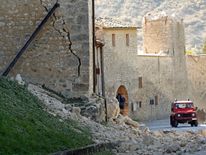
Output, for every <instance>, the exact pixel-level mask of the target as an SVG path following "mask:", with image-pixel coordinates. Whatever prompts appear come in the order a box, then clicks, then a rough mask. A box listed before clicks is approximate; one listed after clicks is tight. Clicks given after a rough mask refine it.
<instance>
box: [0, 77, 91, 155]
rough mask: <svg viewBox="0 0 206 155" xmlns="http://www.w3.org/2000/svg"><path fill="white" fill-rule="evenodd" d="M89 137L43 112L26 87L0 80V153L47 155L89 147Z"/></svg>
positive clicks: (75, 125)
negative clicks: (69, 149)
mask: <svg viewBox="0 0 206 155" xmlns="http://www.w3.org/2000/svg"><path fill="white" fill-rule="evenodd" d="M89 136H90V135H89V130H88V129H82V128H81V129H80V127H78V126H77V124H76V123H75V122H72V121H68V122H60V121H59V119H58V118H57V117H53V116H51V115H50V114H48V113H46V112H45V111H43V110H42V107H41V104H40V101H39V100H38V99H37V98H36V97H34V96H32V95H31V94H30V93H29V92H28V91H27V90H26V88H24V87H22V86H19V85H18V84H16V83H15V82H11V81H9V80H7V79H4V78H0V154H21V155H22V154H48V153H52V152H56V151H60V150H64V149H66V148H67V149H68V148H76V147H80V146H84V145H87V144H91V143H92V142H91V139H90V138H89Z"/></svg>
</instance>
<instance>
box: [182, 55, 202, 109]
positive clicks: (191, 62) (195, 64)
mask: <svg viewBox="0 0 206 155" xmlns="http://www.w3.org/2000/svg"><path fill="white" fill-rule="evenodd" d="M186 60H187V61H186V62H187V72H188V85H189V88H190V90H189V92H190V93H191V95H190V96H191V97H192V98H191V99H192V100H194V101H195V105H196V106H198V108H199V109H202V108H204V109H205V103H206V102H205V101H206V90H205V87H206V76H205V75H206V67H205V62H206V56H205V55H199V56H192V55H188V56H186Z"/></svg>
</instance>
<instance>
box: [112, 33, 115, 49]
mask: <svg viewBox="0 0 206 155" xmlns="http://www.w3.org/2000/svg"><path fill="white" fill-rule="evenodd" d="M112 46H113V47H114V46H115V34H112Z"/></svg>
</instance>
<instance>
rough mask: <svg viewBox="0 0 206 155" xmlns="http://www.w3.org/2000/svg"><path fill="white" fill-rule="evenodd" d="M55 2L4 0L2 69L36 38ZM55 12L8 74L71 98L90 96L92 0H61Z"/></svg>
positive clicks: (0, 29)
mask: <svg viewBox="0 0 206 155" xmlns="http://www.w3.org/2000/svg"><path fill="white" fill-rule="evenodd" d="M56 2H57V1H56V0H2V1H1V5H0V15H1V16H0V35H1V36H2V37H1V38H0V47H1V50H0V55H1V57H0V71H1V73H2V72H3V71H4V69H5V68H6V67H7V65H8V64H9V62H11V60H12V59H13V58H14V57H15V55H16V53H17V52H18V51H19V50H20V49H21V48H22V47H23V45H24V44H25V43H26V42H27V41H28V40H29V38H30V37H31V36H32V34H33V32H34V31H35V29H36V28H37V27H38V26H39V25H40V23H41V22H42V20H43V19H44V17H45V16H46V15H47V14H48V12H49V11H50V10H51V9H52V7H53V6H54V5H55V3H56ZM58 3H59V4H60V7H58V8H57V9H56V10H55V12H54V14H53V15H52V16H51V17H49V20H48V21H47V22H46V24H45V25H44V26H43V29H42V30H41V31H40V32H39V33H38V35H37V37H35V39H34V40H33V42H32V44H31V45H30V46H29V48H27V50H26V52H25V53H24V54H23V55H22V57H21V58H20V59H19V61H18V62H17V64H16V65H15V66H14V68H13V69H12V70H11V72H10V73H9V76H10V77H11V76H16V74H18V73H19V74H21V76H22V77H23V79H24V80H25V81H26V82H32V83H37V84H44V85H45V86H46V87H48V88H50V89H53V90H55V91H57V92H61V93H62V94H64V95H66V96H68V97H72V96H81V95H88V94H89V93H91V92H92V74H90V73H91V72H92V68H91V63H92V62H91V61H90V60H91V59H90V57H92V55H91V53H92V26H91V25H92V11H91V10H92V1H91V0H88V1H85V0H78V1H73V0H59V1H58Z"/></svg>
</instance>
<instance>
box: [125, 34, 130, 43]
mask: <svg viewBox="0 0 206 155" xmlns="http://www.w3.org/2000/svg"><path fill="white" fill-rule="evenodd" d="M126 46H129V34H126Z"/></svg>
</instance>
